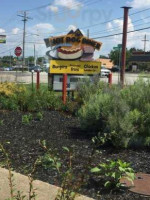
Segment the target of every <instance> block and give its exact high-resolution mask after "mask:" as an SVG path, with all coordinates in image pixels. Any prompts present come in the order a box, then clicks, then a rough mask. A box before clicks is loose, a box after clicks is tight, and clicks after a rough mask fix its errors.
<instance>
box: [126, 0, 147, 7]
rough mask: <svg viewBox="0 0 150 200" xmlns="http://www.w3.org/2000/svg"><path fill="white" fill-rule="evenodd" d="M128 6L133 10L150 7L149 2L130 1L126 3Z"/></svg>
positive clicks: (144, 0)
mask: <svg viewBox="0 0 150 200" xmlns="http://www.w3.org/2000/svg"><path fill="white" fill-rule="evenodd" d="M127 4H128V5H130V6H132V7H133V8H135V9H141V8H147V7H150V0H132V1H128V2H127Z"/></svg>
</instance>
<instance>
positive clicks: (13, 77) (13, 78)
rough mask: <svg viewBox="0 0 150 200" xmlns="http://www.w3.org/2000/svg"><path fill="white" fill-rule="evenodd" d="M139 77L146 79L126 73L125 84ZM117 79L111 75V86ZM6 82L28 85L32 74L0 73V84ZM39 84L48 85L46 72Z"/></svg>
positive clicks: (131, 82) (144, 77) (129, 83)
mask: <svg viewBox="0 0 150 200" xmlns="http://www.w3.org/2000/svg"><path fill="white" fill-rule="evenodd" d="M139 77H143V79H144V80H147V79H148V76H147V77H146V75H145V76H144V75H140V74H131V73H126V75H125V84H126V85H132V84H134V82H135V81H136V80H137V79H138V78H139ZM118 79H119V78H118V73H113V79H112V80H113V84H117V83H118ZM101 80H102V81H104V82H108V78H105V77H103V78H101ZM6 81H7V82H17V83H25V84H30V83H31V82H32V74H31V72H23V73H22V72H9V71H8V72H0V82H6ZM33 81H34V83H36V72H34V74H33ZM40 83H48V74H47V73H46V72H41V73H40Z"/></svg>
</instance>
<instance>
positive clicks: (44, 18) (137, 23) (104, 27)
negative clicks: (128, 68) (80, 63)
mask: <svg viewBox="0 0 150 200" xmlns="http://www.w3.org/2000/svg"><path fill="white" fill-rule="evenodd" d="M122 6H131V7H132V9H131V10H130V11H129V24H128V30H129V31H134V30H136V29H141V28H145V27H149V26H150V14H149V13H150V12H149V11H150V10H148V9H149V8H150V0H13V1H12V0H1V6H0V35H3V34H4V35H7V43H6V44H0V57H1V56H4V55H10V54H11V55H14V49H15V47H16V46H21V47H22V38H23V36H22V35H23V21H22V18H21V17H20V16H21V15H23V12H24V11H27V16H28V17H29V20H28V21H27V23H26V46H25V56H33V55H34V45H35V48H36V56H44V55H45V54H46V51H48V50H49V49H48V48H46V46H45V44H44V38H48V37H51V36H56V35H62V34H66V33H67V32H69V31H70V30H71V29H73V30H76V29H77V28H80V29H81V31H82V32H83V34H85V35H87V29H89V33H90V38H97V37H102V38H99V39H97V40H98V41H100V42H102V43H103V45H102V48H101V50H100V51H98V52H96V53H95V58H98V57H99V55H108V54H109V52H110V51H111V49H112V48H113V47H115V46H117V45H118V44H120V43H121V42H122V36H121V35H120V36H113V37H106V38H105V37H104V36H108V35H113V34H116V33H121V32H122V27H123V18H122V17H123V9H122V8H121V7H122ZM146 9H147V10H146ZM135 13H136V14H135ZM18 15H19V16H18ZM145 34H146V35H147V39H148V40H150V29H147V30H143V31H140V32H133V33H130V34H128V42H127V47H128V48H131V47H136V48H142V49H143V48H144V42H143V41H142V40H143V39H144V35H145ZM147 51H150V42H149V41H148V42H147Z"/></svg>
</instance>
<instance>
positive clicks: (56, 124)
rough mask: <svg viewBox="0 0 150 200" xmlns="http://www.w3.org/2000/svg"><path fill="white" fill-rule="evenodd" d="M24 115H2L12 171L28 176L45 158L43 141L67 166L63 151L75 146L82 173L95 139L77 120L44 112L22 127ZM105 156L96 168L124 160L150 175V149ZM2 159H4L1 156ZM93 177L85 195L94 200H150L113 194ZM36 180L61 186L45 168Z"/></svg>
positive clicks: (0, 133) (0, 132) (1, 134)
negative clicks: (82, 128)
mask: <svg viewBox="0 0 150 200" xmlns="http://www.w3.org/2000/svg"><path fill="white" fill-rule="evenodd" d="M22 115H24V113H21V112H10V111H0V120H3V125H1V126H0V142H2V143H5V142H10V144H7V145H5V147H6V149H7V151H8V153H9V155H10V157H11V161H12V167H13V169H14V170H15V171H16V172H20V173H22V174H27V173H28V172H29V171H30V169H31V167H32V165H33V163H34V162H35V160H36V159H37V157H38V156H39V155H42V154H43V150H42V149H41V147H40V145H39V140H46V141H47V143H48V145H49V146H51V147H52V148H57V149H58V152H59V154H60V156H61V157H62V158H63V160H64V165H65V164H66V163H67V157H66V156H65V152H64V150H63V149H62V147H64V146H65V147H71V146H72V145H73V146H74V147H73V149H74V159H73V168H74V170H75V171H76V173H78V172H79V171H82V168H83V166H84V165H85V164H86V163H87V162H88V159H89V156H90V155H91V151H92V143H91V138H90V137H88V136H87V135H86V133H85V132H83V131H82V130H81V129H80V124H79V121H78V119H77V118H75V117H71V116H67V115H65V114H63V113H60V112H57V111H51V112H44V118H43V120H42V121H37V120H32V121H31V122H30V124H22ZM33 115H34V114H33ZM101 152H102V153H101V154H100V155H99V156H95V157H93V163H94V164H95V165H96V164H98V163H100V162H105V160H106V159H121V160H123V161H127V162H131V166H132V167H133V169H134V170H135V171H136V172H143V173H150V151H149V150H148V149H138V150H133V149H131V150H120V149H119V150H116V149H113V148H111V147H109V148H108V147H107V148H103V149H101ZM1 158H2V155H1V154H0V159H1ZM89 174H90V173H89ZM90 177H91V178H90V179H89V180H88V182H87V185H86V186H84V187H83V188H82V190H81V193H82V194H84V195H87V196H89V197H93V198H94V199H103V200H105V199H106V200H107V199H109V200H132V199H139V200H144V199H150V197H149V198H148V197H147V198H146V197H143V196H140V195H138V194H133V193H131V192H129V191H123V190H122V191H120V192H112V193H110V192H108V191H105V190H104V188H103V187H102V186H101V184H100V183H99V182H98V179H97V178H96V177H95V176H91V175H90ZM35 178H36V179H39V180H42V181H45V182H48V183H51V184H58V185H59V182H56V178H57V175H56V173H55V172H54V171H52V170H46V169H43V167H41V166H39V167H38V170H37V171H36V173H35ZM98 191H100V195H101V197H98V196H97V192H98Z"/></svg>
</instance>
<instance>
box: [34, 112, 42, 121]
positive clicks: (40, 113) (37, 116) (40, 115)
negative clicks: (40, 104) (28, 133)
mask: <svg viewBox="0 0 150 200" xmlns="http://www.w3.org/2000/svg"><path fill="white" fill-rule="evenodd" d="M36 118H37V120H39V121H42V120H43V113H42V112H38V113H37V115H36Z"/></svg>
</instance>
